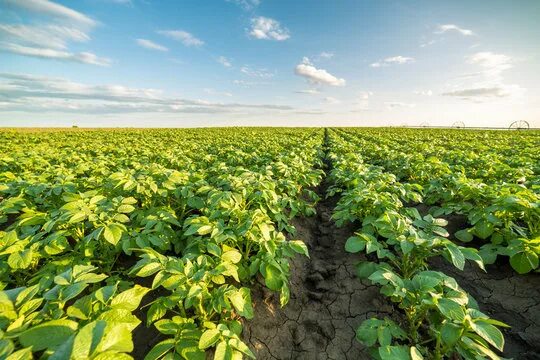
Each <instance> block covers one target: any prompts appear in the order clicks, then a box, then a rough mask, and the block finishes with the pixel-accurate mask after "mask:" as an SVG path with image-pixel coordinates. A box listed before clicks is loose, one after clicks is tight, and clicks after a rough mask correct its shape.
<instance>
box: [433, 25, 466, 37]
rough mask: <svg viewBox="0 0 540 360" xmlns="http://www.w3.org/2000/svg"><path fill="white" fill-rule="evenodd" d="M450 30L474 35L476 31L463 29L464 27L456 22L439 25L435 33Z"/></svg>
mask: <svg viewBox="0 0 540 360" xmlns="http://www.w3.org/2000/svg"><path fill="white" fill-rule="evenodd" d="M448 31H455V32H458V33H460V34H461V35H464V36H472V35H474V32H473V31H472V30H469V29H463V28H460V27H459V26H457V25H454V24H445V25H439V26H438V27H437V30H436V31H435V34H444V33H445V32H448Z"/></svg>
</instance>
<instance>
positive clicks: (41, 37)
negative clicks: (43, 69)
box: [0, 24, 90, 49]
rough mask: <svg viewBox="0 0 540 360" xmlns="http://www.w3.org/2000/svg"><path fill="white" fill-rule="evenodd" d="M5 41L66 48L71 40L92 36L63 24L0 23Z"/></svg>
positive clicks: (87, 38)
mask: <svg viewBox="0 0 540 360" xmlns="http://www.w3.org/2000/svg"><path fill="white" fill-rule="evenodd" d="M0 35H1V37H2V39H3V40H4V41H11V42H15V43H25V44H27V45H38V46H39V47H42V48H51V49H66V48H67V43H68V42H69V41H75V42H85V41H88V40H90V36H89V35H88V34H87V33H86V32H84V31H82V30H80V29H77V28H75V27H72V26H61V25H54V24H48V25H23V24H16V25H10V24H0Z"/></svg>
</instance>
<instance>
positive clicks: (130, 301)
mask: <svg viewBox="0 0 540 360" xmlns="http://www.w3.org/2000/svg"><path fill="white" fill-rule="evenodd" d="M149 291H150V289H148V288H145V287H142V286H140V285H135V286H134V287H133V288H131V289H128V290H126V291H123V292H121V293H120V294H118V295H116V296H115V297H114V298H113V300H112V302H111V306H112V307H114V308H118V309H126V310H129V311H134V310H136V309H137V308H138V307H139V304H140V302H141V300H142V298H143V297H144V295H146V293H147V292H149Z"/></svg>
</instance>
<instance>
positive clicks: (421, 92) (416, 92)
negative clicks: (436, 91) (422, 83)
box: [414, 90, 433, 96]
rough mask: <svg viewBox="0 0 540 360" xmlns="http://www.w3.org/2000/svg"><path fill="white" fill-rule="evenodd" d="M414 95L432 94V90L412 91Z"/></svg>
mask: <svg viewBox="0 0 540 360" xmlns="http://www.w3.org/2000/svg"><path fill="white" fill-rule="evenodd" d="M414 94H415V95H421V96H432V95H433V91H431V90H416V91H414Z"/></svg>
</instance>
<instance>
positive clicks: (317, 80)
mask: <svg viewBox="0 0 540 360" xmlns="http://www.w3.org/2000/svg"><path fill="white" fill-rule="evenodd" d="M294 72H295V74H296V75H299V76H302V77H304V78H306V79H307V80H308V81H309V82H311V83H314V84H325V85H331V86H345V83H346V81H345V79H341V78H338V77H336V76H334V75H332V74H330V73H329V72H328V71H326V70H324V69H317V68H316V67H315V66H314V65H313V64H312V63H311V62H310V61H309V59H308V58H307V57H304V58H303V59H302V62H301V63H300V64H298V65H296V68H295V69H294Z"/></svg>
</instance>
